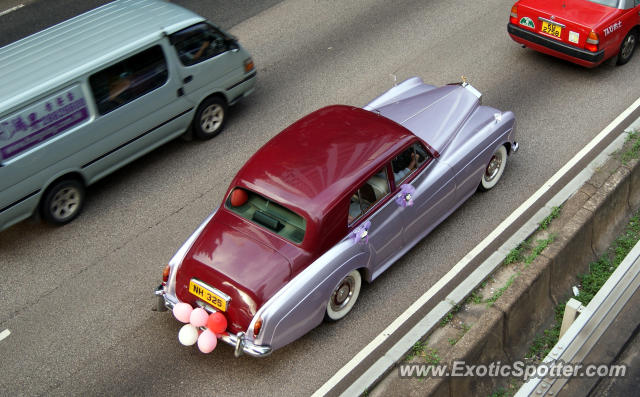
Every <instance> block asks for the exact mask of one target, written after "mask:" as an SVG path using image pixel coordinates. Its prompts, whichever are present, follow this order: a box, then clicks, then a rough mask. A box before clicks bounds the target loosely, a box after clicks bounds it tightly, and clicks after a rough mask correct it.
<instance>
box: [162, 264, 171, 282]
mask: <svg viewBox="0 0 640 397" xmlns="http://www.w3.org/2000/svg"><path fill="white" fill-rule="evenodd" d="M170 270H171V268H170V267H169V265H167V266H166V267H165V268H164V270H163V271H162V282H163V283H164V284H166V283H167V281H169V271H170Z"/></svg>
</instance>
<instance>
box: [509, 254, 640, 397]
mask: <svg viewBox="0 0 640 397" xmlns="http://www.w3.org/2000/svg"><path fill="white" fill-rule="evenodd" d="M639 286H640V242H638V243H637V244H636V245H635V246H634V247H633V249H632V250H631V252H629V254H628V255H627V256H626V257H625V259H624V260H623V261H622V263H621V264H620V265H619V266H618V268H617V269H616V270H615V271H614V272H613V274H611V276H610V277H609V279H608V280H607V281H606V282H605V284H604V285H603V286H602V288H601V289H600V291H598V293H597V294H596V295H595V296H594V297H593V299H592V300H591V302H589V304H588V305H587V306H586V307H585V308H584V309H583V310H582V313H581V314H580V315H579V316H578V318H577V319H576V320H575V321H574V322H573V324H572V325H571V326H570V327H569V329H568V330H567V331H566V333H565V334H564V335H563V336H562V337H561V338H560V340H558V343H557V344H556V345H555V346H554V347H553V349H552V350H551V353H549V355H548V356H547V357H545V359H544V360H543V361H542V364H541V365H546V366H547V367H550V366H551V365H553V364H554V363H557V362H563V363H584V362H585V358H586V357H587V355H588V354H589V353H590V352H591V351H592V349H593V348H594V346H596V344H598V343H599V342H600V338H601V336H602V335H603V334H604V333H605V331H606V330H607V329H608V328H609V327H610V326H611V324H612V323H613V322H614V321H615V320H616V317H617V316H618V314H619V313H620V311H621V310H622V309H623V307H624V306H625V305H626V304H627V302H628V301H629V300H630V299H631V297H633V296H634V294H635V293H636V290H637V289H638V287H639ZM571 379H572V378H552V377H544V378H533V379H531V380H529V381H528V382H527V383H525V384H524V385H523V386H522V387H521V388H520V390H518V392H517V394H516V397H525V396H531V395H533V396H545V395H546V396H557V395H558V393H559V392H560V391H561V390H562V388H563V387H564V386H565V385H566V384H567V382H569V381H570V380H571Z"/></svg>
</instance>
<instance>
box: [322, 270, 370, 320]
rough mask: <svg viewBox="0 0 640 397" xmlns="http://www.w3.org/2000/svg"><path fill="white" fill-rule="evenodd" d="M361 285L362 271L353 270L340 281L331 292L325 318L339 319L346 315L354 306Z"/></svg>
mask: <svg viewBox="0 0 640 397" xmlns="http://www.w3.org/2000/svg"><path fill="white" fill-rule="evenodd" d="M361 286H362V277H361V276H360V272H359V271H357V270H352V271H351V272H350V273H349V274H347V276H346V277H345V278H343V279H342V281H340V283H339V284H338V286H337V287H336V288H335V289H334V290H333V292H331V296H330V297H329V302H328V303H327V311H326V314H325V319H327V320H329V321H338V320H340V319H341V318H343V317H344V316H346V315H347V313H349V312H350V311H351V309H352V308H353V305H355V304H356V300H357V299H358V295H359V294H360V287H361Z"/></svg>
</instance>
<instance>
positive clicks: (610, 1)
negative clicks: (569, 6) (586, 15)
mask: <svg viewBox="0 0 640 397" xmlns="http://www.w3.org/2000/svg"><path fill="white" fill-rule="evenodd" d="M589 1H590V2H592V3H596V4H602V5H603V6H607V7H613V8H621V7H619V6H618V5H619V4H620V3H622V2H623V1H624V0H589Z"/></svg>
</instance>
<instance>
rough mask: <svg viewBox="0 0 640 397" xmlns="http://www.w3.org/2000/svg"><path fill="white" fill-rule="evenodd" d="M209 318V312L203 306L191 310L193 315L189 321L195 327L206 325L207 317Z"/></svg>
mask: <svg viewBox="0 0 640 397" xmlns="http://www.w3.org/2000/svg"><path fill="white" fill-rule="evenodd" d="M208 318H209V313H207V311H206V310H204V309H203V308H201V307H197V308H195V309H193V311H192V312H191V316H189V322H190V323H191V325H193V326H194V327H204V326H205V325H207V319H208Z"/></svg>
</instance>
